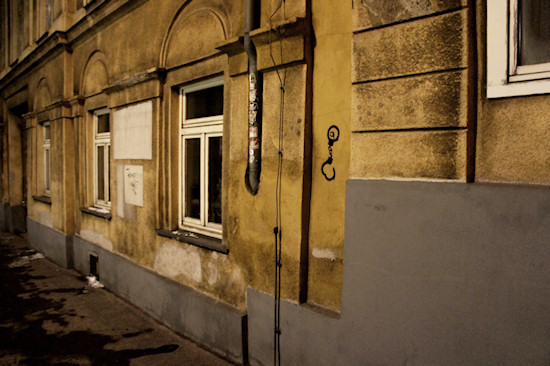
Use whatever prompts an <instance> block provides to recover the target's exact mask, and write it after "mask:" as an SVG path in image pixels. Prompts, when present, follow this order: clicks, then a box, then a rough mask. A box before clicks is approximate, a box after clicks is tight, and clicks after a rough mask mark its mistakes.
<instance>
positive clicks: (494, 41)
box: [487, 0, 550, 98]
mask: <svg viewBox="0 0 550 366" xmlns="http://www.w3.org/2000/svg"><path fill="white" fill-rule="evenodd" d="M518 22H519V19H518V0H487V97H488V98H503V97H513V96H522V95H534V94H545V93H550V63H543V64H536V65H528V66H518V65H517V54H518V52H517V50H518V27H517V24H518Z"/></svg>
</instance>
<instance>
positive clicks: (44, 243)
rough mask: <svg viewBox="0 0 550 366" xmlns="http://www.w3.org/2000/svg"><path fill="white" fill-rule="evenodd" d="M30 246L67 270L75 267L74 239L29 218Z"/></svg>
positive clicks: (28, 233) (28, 236)
mask: <svg viewBox="0 0 550 366" xmlns="http://www.w3.org/2000/svg"><path fill="white" fill-rule="evenodd" d="M27 238H28V241H29V245H30V246H31V247H33V248H34V249H36V250H38V251H40V252H41V253H43V254H44V255H45V256H46V257H48V258H49V259H51V260H52V261H54V262H55V263H57V264H59V265H60V266H62V267H65V268H72V266H73V237H72V235H65V234H63V233H62V232H60V231H57V230H55V229H52V228H51V227H48V226H45V225H42V224H41V223H39V222H38V221H35V220H33V219H32V218H30V217H27Z"/></svg>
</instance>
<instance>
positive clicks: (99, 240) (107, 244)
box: [80, 229, 113, 252]
mask: <svg viewBox="0 0 550 366" xmlns="http://www.w3.org/2000/svg"><path fill="white" fill-rule="evenodd" d="M80 237H81V238H82V239H84V240H86V241H89V242H90V243H93V244H97V245H99V246H100V247H102V248H103V249H106V250H108V251H111V252H112V251H113V242H112V241H110V240H109V239H107V238H106V237H104V236H103V234H101V233H98V232H97V231H93V230H85V229H84V230H80Z"/></svg>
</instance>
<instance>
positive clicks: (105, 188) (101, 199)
mask: <svg viewBox="0 0 550 366" xmlns="http://www.w3.org/2000/svg"><path fill="white" fill-rule="evenodd" d="M110 158H111V126H110V121H109V109H106V108H105V109H100V110H97V111H95V112H94V204H95V205H96V206H98V207H102V208H110V207H111V193H110V183H109V181H110V178H111V177H110V169H109V168H110Z"/></svg>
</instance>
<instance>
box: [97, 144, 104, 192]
mask: <svg viewBox="0 0 550 366" xmlns="http://www.w3.org/2000/svg"><path fill="white" fill-rule="evenodd" d="M103 154H104V147H103V146H98V147H97V199H98V200H105V176H104V172H105V170H104V169H105V166H104V163H105V157H104V155H103Z"/></svg>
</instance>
